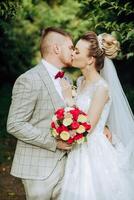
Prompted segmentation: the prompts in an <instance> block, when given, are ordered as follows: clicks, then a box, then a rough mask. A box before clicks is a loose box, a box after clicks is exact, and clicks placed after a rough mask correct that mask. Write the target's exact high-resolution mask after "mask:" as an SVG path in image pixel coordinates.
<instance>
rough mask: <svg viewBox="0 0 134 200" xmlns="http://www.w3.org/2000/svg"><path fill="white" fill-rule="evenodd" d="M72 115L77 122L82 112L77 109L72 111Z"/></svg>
mask: <svg viewBox="0 0 134 200" xmlns="http://www.w3.org/2000/svg"><path fill="white" fill-rule="evenodd" d="M70 113H71V114H72V115H73V119H74V120H76V121H77V119H78V116H79V114H80V110H79V109H78V108H75V109H74V110H70Z"/></svg>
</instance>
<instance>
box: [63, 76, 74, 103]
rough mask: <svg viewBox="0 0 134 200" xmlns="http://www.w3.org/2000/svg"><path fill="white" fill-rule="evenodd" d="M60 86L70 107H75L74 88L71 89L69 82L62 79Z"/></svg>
mask: <svg viewBox="0 0 134 200" xmlns="http://www.w3.org/2000/svg"><path fill="white" fill-rule="evenodd" d="M60 85H61V90H62V95H63V97H64V99H65V102H66V103H67V104H68V105H69V106H73V105H74V100H73V98H72V87H71V85H70V83H69V82H68V81H66V80H65V79H61V80H60Z"/></svg>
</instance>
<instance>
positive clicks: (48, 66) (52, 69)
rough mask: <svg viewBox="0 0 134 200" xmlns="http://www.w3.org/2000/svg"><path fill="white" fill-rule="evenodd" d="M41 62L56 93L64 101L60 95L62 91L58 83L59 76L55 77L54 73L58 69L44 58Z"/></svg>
mask: <svg viewBox="0 0 134 200" xmlns="http://www.w3.org/2000/svg"><path fill="white" fill-rule="evenodd" d="M42 63H43V65H44V67H45V68H46V70H47V72H48V74H49V75H50V77H51V79H52V81H53V83H54V86H55V88H56V90H57V92H58V94H59V95H60V97H61V98H62V99H63V101H65V100H64V97H63V95H62V91H61V85H60V81H59V80H60V78H57V79H55V75H56V74H57V73H58V72H59V71H60V69H58V68H56V67H55V66H54V65H52V64H51V63H48V62H47V61H46V60H45V59H42Z"/></svg>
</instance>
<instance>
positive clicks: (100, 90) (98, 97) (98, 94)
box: [88, 84, 109, 129]
mask: <svg viewBox="0 0 134 200" xmlns="http://www.w3.org/2000/svg"><path fill="white" fill-rule="evenodd" d="M108 100H109V90H108V87H107V85H104V84H98V85H97V86H96V89H95V91H94V94H93V97H92V101H91V104H90V108H89V111H88V115H89V120H90V123H91V126H92V129H94V127H95V126H96V124H97V123H98V121H99V119H100V117H101V114H102V111H103V109H104V106H105V104H106V103H107V102H108Z"/></svg>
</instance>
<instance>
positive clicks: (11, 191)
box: [0, 164, 25, 200]
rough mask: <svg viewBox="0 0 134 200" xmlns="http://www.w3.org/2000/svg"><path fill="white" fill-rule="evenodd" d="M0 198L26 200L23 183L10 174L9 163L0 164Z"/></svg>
mask: <svg viewBox="0 0 134 200" xmlns="http://www.w3.org/2000/svg"><path fill="white" fill-rule="evenodd" d="M0 200H25V194H24V189H23V186H22V183H21V181H20V180H19V179H16V178H14V177H13V176H11V175H10V166H9V165H7V164H5V165H4V164H2V165H1V166H0Z"/></svg>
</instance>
